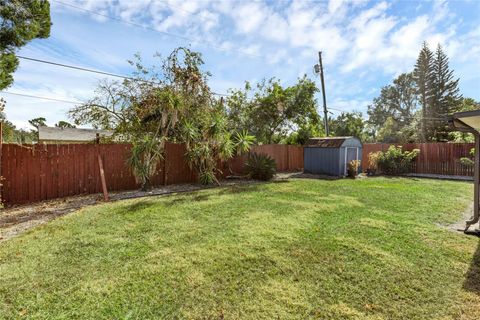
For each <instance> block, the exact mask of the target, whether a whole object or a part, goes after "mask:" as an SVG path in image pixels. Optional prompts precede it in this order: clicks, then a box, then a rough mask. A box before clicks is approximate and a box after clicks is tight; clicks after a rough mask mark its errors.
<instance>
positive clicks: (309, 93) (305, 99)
mask: <svg viewBox="0 0 480 320" xmlns="http://www.w3.org/2000/svg"><path fill="white" fill-rule="evenodd" d="M317 91H318V89H317V87H316V85H315V83H314V82H313V81H312V80H310V79H308V78H307V77H306V76H304V77H303V78H300V79H298V82H297V83H296V84H294V85H293V86H289V87H283V86H282V85H281V83H280V81H279V80H277V79H269V80H263V81H261V82H259V83H258V84H257V85H256V86H255V87H252V86H251V85H250V83H248V82H247V83H246V85H245V88H244V90H231V92H230V93H231V95H230V96H229V97H228V98H227V102H226V104H227V114H228V119H229V122H230V127H231V128H232V129H235V130H240V131H246V132H248V133H250V134H251V135H254V136H255V137H256V138H257V141H258V142H259V143H276V142H280V141H282V140H283V139H285V138H287V136H288V135H289V134H290V133H292V132H295V131H297V130H299V129H300V128H306V127H307V126H312V125H313V126H315V125H318V124H319V123H320V117H319V115H318V113H317V103H316V100H315V93H316V92H317ZM249 97H251V98H249Z"/></svg>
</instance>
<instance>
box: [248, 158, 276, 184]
mask: <svg viewBox="0 0 480 320" xmlns="http://www.w3.org/2000/svg"><path fill="white" fill-rule="evenodd" d="M245 170H246V173H247V175H248V177H249V178H251V179H257V180H263V181H268V180H271V179H272V178H273V176H274V175H275V172H276V171H277V164H276V163H275V160H273V159H272V158H271V157H270V156H269V155H267V154H263V153H252V154H250V155H249V157H248V159H247V162H246V164H245Z"/></svg>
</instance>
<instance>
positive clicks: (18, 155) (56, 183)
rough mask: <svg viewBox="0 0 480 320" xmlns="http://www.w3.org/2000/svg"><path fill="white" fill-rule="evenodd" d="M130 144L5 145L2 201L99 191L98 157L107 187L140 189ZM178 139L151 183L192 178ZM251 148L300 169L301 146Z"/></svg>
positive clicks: (234, 167) (231, 169)
mask: <svg viewBox="0 0 480 320" xmlns="http://www.w3.org/2000/svg"><path fill="white" fill-rule="evenodd" d="M130 148H131V146H130V145H129V144H51V145H43V144H42V145H14V144H3V146H2V152H1V172H2V176H3V178H4V180H3V187H2V199H3V203H4V204H6V205H13V204H25V203H33V202H37V201H42V200H48V199H55V198H63V197H68V196H74V195H80V194H92V193H99V192H101V191H102V186H101V180H100V171H99V163H98V156H99V155H100V157H101V159H102V162H103V167H104V170H105V180H106V183H107V189H108V190H109V191H120V190H133V189H136V188H138V187H139V186H138V184H137V183H136V181H135V177H134V176H133V174H132V170H131V168H130V167H129V166H128V165H127V164H126V159H127V157H128V155H129V152H130ZM185 152H186V149H185V146H184V145H182V144H172V143H167V144H166V146H165V159H164V160H162V161H161V162H160V164H159V166H158V169H157V173H156V174H155V176H154V178H153V181H152V184H153V186H162V185H170V184H179V183H191V182H196V175H195V173H194V172H193V171H192V170H190V168H189V167H188V164H187V162H186V161H185V159H184V155H185ZM252 152H258V153H266V154H268V155H270V156H271V157H272V158H274V159H275V161H276V162H277V167H278V168H277V169H278V171H296V170H301V168H303V148H302V147H299V146H288V145H262V146H254V147H253V148H252ZM246 157H247V156H246V155H244V156H239V157H236V158H234V159H231V160H230V161H229V162H228V163H227V164H223V166H222V169H223V172H224V175H229V174H241V173H242V172H243V167H244V163H245V160H246Z"/></svg>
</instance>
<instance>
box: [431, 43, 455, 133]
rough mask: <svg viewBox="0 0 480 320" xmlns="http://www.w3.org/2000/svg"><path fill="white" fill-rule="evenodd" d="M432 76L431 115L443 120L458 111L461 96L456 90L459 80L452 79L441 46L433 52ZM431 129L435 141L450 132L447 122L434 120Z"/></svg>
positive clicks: (451, 71)
mask: <svg viewBox="0 0 480 320" xmlns="http://www.w3.org/2000/svg"><path fill="white" fill-rule="evenodd" d="M432 75H433V83H432V90H431V91H432V95H431V109H432V112H431V114H432V115H433V116H434V117H435V118H445V117H447V116H448V115H450V114H452V113H453V112H456V111H458V110H459V108H460V107H461V102H462V96H461V95H460V93H459V88H458V82H459V80H460V79H455V78H454V75H453V70H450V67H449V65H448V57H447V55H446V54H445V52H444V51H443V49H442V46H441V45H438V46H437V50H436V51H435V58H434V60H433V73H432ZM433 129H434V132H433V136H432V137H431V138H432V139H433V140H436V141H443V140H445V139H447V135H448V133H449V132H450V131H451V129H450V127H449V126H448V123H447V121H442V120H435V121H434V128H433Z"/></svg>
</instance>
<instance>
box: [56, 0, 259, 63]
mask: <svg viewBox="0 0 480 320" xmlns="http://www.w3.org/2000/svg"><path fill="white" fill-rule="evenodd" d="M52 1H53V2H56V3H58V4H60V5H62V6H65V7H70V8H73V9H75V10H78V11H83V12H86V13H90V14H93V15H96V16H99V17H103V18H107V19H110V20H114V21H117V22H120V23H124V24H128V25H131V26H134V27H137V28H142V29H144V30H149V31H153V32H156V33H160V34H164V35H167V36H169V37H174V38H179V39H182V40H186V41H191V42H195V43H199V44H200V45H203V46H205V47H210V48H213V49H216V50H219V51H224V52H228V51H229V52H237V53H240V54H243V55H246V56H251V57H254V58H262V59H263V58H264V57H262V56H260V55H256V54H252V53H249V52H245V51H242V50H232V49H227V48H224V47H221V46H217V45H214V44H209V43H205V42H203V41H199V40H196V39H193V38H190V37H187V36H183V35H179V34H175V33H171V32H168V31H161V30H158V29H155V28H152V27H149V26H145V25H143V24H140V23H136V22H132V21H127V20H123V19H121V18H117V17H115V16H111V15H108V14H103V13H100V12H97V11H93V10H89V9H85V8H82V7H78V6H76V5H74V4H71V3H66V2H63V1H58V0H52ZM181 10H183V9H181ZM183 11H186V10H183ZM191 14H193V13H191Z"/></svg>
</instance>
